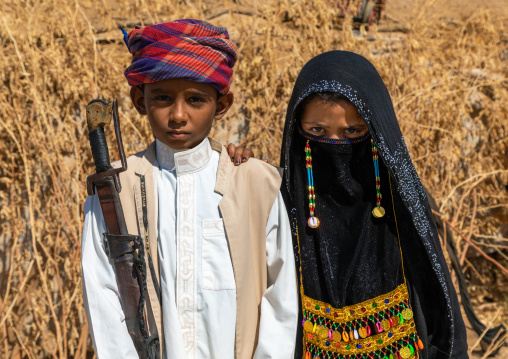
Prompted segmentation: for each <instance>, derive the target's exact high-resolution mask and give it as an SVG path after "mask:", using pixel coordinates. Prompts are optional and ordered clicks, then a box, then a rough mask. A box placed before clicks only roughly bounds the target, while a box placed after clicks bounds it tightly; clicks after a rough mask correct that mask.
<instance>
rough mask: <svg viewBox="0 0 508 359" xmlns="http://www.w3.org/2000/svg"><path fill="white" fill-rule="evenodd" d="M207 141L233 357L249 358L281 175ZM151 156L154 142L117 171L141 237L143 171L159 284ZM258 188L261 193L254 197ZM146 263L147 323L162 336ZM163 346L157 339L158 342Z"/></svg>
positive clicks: (128, 215)
mask: <svg viewBox="0 0 508 359" xmlns="http://www.w3.org/2000/svg"><path fill="white" fill-rule="evenodd" d="M210 145H211V147H212V149H213V150H215V151H217V152H220V159H219V166H218V170H217V181H216V185H215V192H216V193H218V194H220V195H222V199H221V201H220V203H219V209H220V213H221V216H222V219H223V222H224V228H225V231H226V237H227V240H228V242H229V247H230V251H231V258H232V262H233V271H234V275H235V282H236V299H237V305H236V308H237V309H236V311H237V312H236V333H235V334H236V338H235V357H236V358H237V359H250V358H252V356H253V355H254V351H255V350H256V346H257V334H258V328H259V319H260V306H261V298H262V296H263V293H264V292H265V290H266V288H267V271H266V222H267V220H268V216H269V214H270V210H271V208H272V206H273V204H274V202H275V200H276V197H277V194H278V192H279V189H280V184H281V178H280V174H279V172H278V171H277V169H276V168H275V167H273V166H270V165H268V164H266V163H264V162H262V161H259V160H256V159H250V160H249V161H248V162H246V163H244V164H242V165H240V166H234V165H233V163H232V162H231V159H230V158H229V155H228V153H227V151H226V149H225V148H224V146H222V144H220V143H219V142H217V141H214V140H211V139H210ZM155 158H156V157H155V142H153V143H152V144H151V145H150V146H149V147H148V148H147V149H146V150H145V151H143V152H140V153H137V154H135V155H133V156H130V157H129V158H128V159H127V171H125V172H122V173H121V174H120V183H121V185H122V190H121V192H120V201H121V203H122V207H123V211H124V216H125V222H126V223H127V229H128V231H129V234H134V235H139V236H141V238H143V239H144V225H143V212H142V203H141V186H140V176H142V175H143V176H145V181H146V199H147V211H148V237H149V244H150V250H151V254H152V259H153V260H154V267H155V272H156V275H157V277H158V281H159V283H160V273H159V261H158V250H157V223H156V218H157V217H156V213H155V210H156V206H155V200H156V198H155V193H154V182H153V181H154V178H153V164H154V162H155ZM115 165H117V164H115ZM261 190H262V193H263V195H262V196H259V192H260V191H261ZM145 257H146V256H145ZM145 261H146V258H145ZM146 266H147V286H148V300H147V318H148V325H149V328H150V332H151V334H152V333H153V332H154V331H155V329H156V330H157V331H158V333H159V337H160V338H163V335H162V330H163V328H162V319H161V318H162V316H161V305H160V304H159V302H158V299H157V295H156V292H155V288H154V285H153V280H152V276H151V273H150V270H149V267H148V262H147V263H146ZM162 345H163V343H162V342H161V347H162Z"/></svg>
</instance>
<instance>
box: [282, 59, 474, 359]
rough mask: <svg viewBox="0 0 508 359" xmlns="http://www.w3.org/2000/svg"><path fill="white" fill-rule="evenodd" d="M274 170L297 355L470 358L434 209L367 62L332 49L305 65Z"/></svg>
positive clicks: (380, 83)
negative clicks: (284, 218) (287, 225)
mask: <svg viewBox="0 0 508 359" xmlns="http://www.w3.org/2000/svg"><path fill="white" fill-rule="evenodd" d="M281 167H283V168H284V178H283V183H282V194H283V196H284V199H285V202H286V207H287V209H288V212H290V216H291V219H292V225H293V242H294V248H295V254H296V255H295V257H296V258H297V267H299V268H300V272H299V279H300V294H301V297H300V299H301V312H300V316H301V318H300V323H301V325H300V327H299V331H298V339H297V343H296V357H297V358H302V357H304V358H306V359H307V358H347V359H352V358H390V359H391V358H395V359H397V358H467V345H466V332H465V327H464V323H463V321H462V318H461V314H460V309H459V305H458V301H457V296H456V293H455V290H454V288H453V285H452V282H451V279H450V275H449V272H448V270H447V266H446V263H445V260H444V257H443V253H442V251H441V249H440V244H439V240H438V235H437V232H436V228H435V224H434V222H433V219H432V214H431V210H430V207H429V204H428V202H427V198H426V195H425V192H424V189H423V187H422V184H421V182H420V179H419V178H418V175H417V173H416V171H415V169H414V167H413V164H412V162H411V159H410V157H409V154H408V151H407V148H406V145H405V143H404V139H403V137H402V134H401V132H400V129H399V125H398V123H397V118H396V116H395V112H394V109H393V105H392V101H391V98H390V95H389V94H388V90H387V89H386V86H385V85H384V83H383V81H382V79H381V77H380V76H379V74H378V72H377V71H376V69H375V68H374V66H373V65H372V64H371V63H370V62H369V61H368V60H366V59H365V58H363V57H362V56H360V55H357V54H354V53H350V52H345V51H331V52H327V53H324V54H321V55H319V56H317V57H315V58H313V59H312V60H310V61H309V62H308V63H307V64H306V65H305V66H304V67H303V69H302V70H301V72H300V74H299V76H298V79H297V81H296V84H295V87H294V89H293V94H292V97H291V100H290V102H289V106H288V111H287V116H286V123H285V129H284V138H283V148H282V154H281ZM302 344H303V345H302Z"/></svg>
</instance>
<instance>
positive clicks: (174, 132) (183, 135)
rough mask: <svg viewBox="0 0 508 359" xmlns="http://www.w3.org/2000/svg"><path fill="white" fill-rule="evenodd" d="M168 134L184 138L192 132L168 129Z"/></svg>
mask: <svg viewBox="0 0 508 359" xmlns="http://www.w3.org/2000/svg"><path fill="white" fill-rule="evenodd" d="M168 135H169V136H171V137H173V138H184V137H185V136H187V135H190V132H185V131H168Z"/></svg>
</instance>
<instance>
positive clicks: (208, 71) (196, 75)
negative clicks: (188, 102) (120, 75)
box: [125, 19, 237, 94]
mask: <svg viewBox="0 0 508 359" xmlns="http://www.w3.org/2000/svg"><path fill="white" fill-rule="evenodd" d="M127 44H128V46H129V50H130V52H131V53H132V55H133V57H132V62H131V65H130V66H129V67H128V68H127V69H126V70H125V77H126V78H127V82H128V83H129V85H130V86H139V85H142V84H145V83H152V82H157V81H162V80H168V79H185V80H190V81H196V82H202V83H207V84H210V85H212V86H213V87H215V88H216V89H217V91H219V93H221V94H225V93H227V92H228V91H229V87H230V84H231V76H232V75H233V66H234V65H235V62H236V59H237V54H236V46H235V44H234V43H233V42H232V41H231V40H229V35H228V32H227V30H226V29H225V28H223V27H215V26H213V25H211V24H209V23H207V22H204V21H200V20H194V19H185V20H176V21H172V22H166V23H161V24H156V25H151V26H146V27H144V28H136V29H134V30H132V31H131V32H130V33H129V35H128V38H127Z"/></svg>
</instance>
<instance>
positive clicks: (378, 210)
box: [297, 125, 385, 228]
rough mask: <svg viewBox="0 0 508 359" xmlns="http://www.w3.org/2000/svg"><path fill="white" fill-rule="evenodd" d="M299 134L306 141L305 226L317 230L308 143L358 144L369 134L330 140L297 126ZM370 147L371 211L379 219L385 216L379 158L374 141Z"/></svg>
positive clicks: (310, 154)
mask: <svg viewBox="0 0 508 359" xmlns="http://www.w3.org/2000/svg"><path fill="white" fill-rule="evenodd" d="M297 128H298V131H299V132H300V134H301V135H302V136H303V137H305V138H306V139H307V142H306V144H305V168H306V169H307V187H308V191H309V214H310V216H309V219H308V221H307V224H308V226H309V227H310V228H317V227H319V225H320V224H321V221H320V220H319V218H318V217H317V216H316V214H315V211H316V194H315V193H314V172H313V171H312V150H311V148H310V144H309V142H310V141H317V142H325V143H329V144H334V145H341V144H352V143H358V142H361V141H363V140H365V139H366V138H367V137H369V133H366V134H365V135H363V136H360V137H358V138H353V139H332V138H325V137H317V136H312V135H310V134H308V133H306V132H305V131H303V130H302V128H301V126H300V125H298V126H297ZM370 142H371V145H372V160H373V162H374V175H375V179H376V206H375V207H374V208H373V209H372V215H373V216H374V217H375V218H381V217H383V216H384V215H385V209H384V208H383V207H381V198H382V196H381V177H380V175H379V157H378V153H377V147H376V144H375V143H374V140H373V139H372V138H371V140H370Z"/></svg>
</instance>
